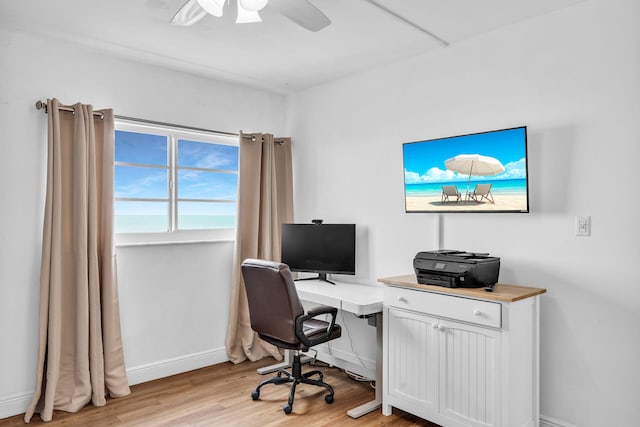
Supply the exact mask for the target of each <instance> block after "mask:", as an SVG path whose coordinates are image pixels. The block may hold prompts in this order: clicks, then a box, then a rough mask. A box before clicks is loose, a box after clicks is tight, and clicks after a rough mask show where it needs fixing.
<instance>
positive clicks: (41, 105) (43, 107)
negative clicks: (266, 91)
mask: <svg viewBox="0 0 640 427" xmlns="http://www.w3.org/2000/svg"><path fill="white" fill-rule="evenodd" d="M36 109H38V110H44V112H45V114H46V113H47V103H46V102H43V101H41V100H38V101H36ZM58 109H60V110H63V111H70V112H73V111H74V110H73V108H71V107H65V106H63V105H61V106H59V107H58ZM93 115H94V116H99V117H100V118H101V119H102V118H103V117H104V115H103V114H102V113H101V112H99V111H94V112H93ZM113 117H114V118H116V119H120V120H129V121H132V122H139V123H146V124H149V125H159V126H170V127H174V128H179V129H186V130H192V131H200V132H209V133H215V134H218V135H226V136H240V135H239V134H237V133H233V132H224V131H220V130H211V129H204V128H197V127H192V126H184V125H176V124H174V123H166V122H158V121H154V120H147V119H138V118H136V117H128V116H120V115H117V114H115V115H114V116H113ZM242 137H243V138H245V139H250V140H251V141H252V142H255V140H256V137H255V136H251V135H242ZM274 142H276V143H278V144H283V143H284V139H280V138H274Z"/></svg>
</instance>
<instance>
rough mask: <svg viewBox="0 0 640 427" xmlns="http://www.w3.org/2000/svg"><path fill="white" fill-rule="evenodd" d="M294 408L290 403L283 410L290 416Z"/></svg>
mask: <svg viewBox="0 0 640 427" xmlns="http://www.w3.org/2000/svg"><path fill="white" fill-rule="evenodd" d="M292 409H293V408H292V407H291V405H289V404H288V403H287V404H286V405H284V406H283V407H282V410H283V411H284V413H285V414H290V413H291V410H292Z"/></svg>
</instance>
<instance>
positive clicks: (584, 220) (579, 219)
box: [576, 215, 591, 237]
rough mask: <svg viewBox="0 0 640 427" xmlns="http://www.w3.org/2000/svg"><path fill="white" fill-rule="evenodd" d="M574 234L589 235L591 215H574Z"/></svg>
mask: <svg viewBox="0 0 640 427" xmlns="http://www.w3.org/2000/svg"><path fill="white" fill-rule="evenodd" d="M576 236H582V237H589V236H591V217H590V216H584V215H578V216H576Z"/></svg>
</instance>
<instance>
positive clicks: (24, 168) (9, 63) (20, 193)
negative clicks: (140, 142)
mask: <svg viewBox="0 0 640 427" xmlns="http://www.w3.org/2000/svg"><path fill="white" fill-rule="evenodd" d="M48 97H57V98H58V99H60V100H61V101H62V102H63V103H74V102H77V101H82V102H85V103H91V104H92V105H94V107H95V108H104V107H111V108H113V109H114V111H115V113H116V114H119V115H125V116H131V117H139V118H146V119H151V120H158V121H165V122H170V123H178V124H183V125H190V126H196V127H202V128H208V129H216V130H221V131H228V132H237V131H238V130H239V129H242V130H244V131H269V132H273V133H276V134H279V135H280V134H282V133H281V132H282V130H283V129H284V124H285V102H286V100H285V98H284V97H283V96H282V95H278V94H271V93H268V92H265V91H260V90H254V89H249V88H246V87H241V86H237V85H233V84H228V83H221V82H216V81H211V80H207V79H203V78H200V77H195V76H192V75H188V74H183V73H178V72H174V71H169V70H165V69H161V68H157V67H151V66H146V65H140V64H135V63H132V62H131V61H124V60H119V59H116V58H113V57H108V56H104V55H101V54H100V53H97V52H93V51H91V50H89V49H88V48H82V47H78V46H75V45H71V44H67V43H65V42H59V41H55V40H52V39H44V38H41V37H38V36H34V35H29V34H25V33H20V32H13V31H10V30H3V29H0V147H1V150H0V152H1V153H2V167H0V204H1V208H0V418H3V417H7V416H10V415H14V414H18V413H21V412H24V409H25V408H26V404H27V403H28V402H29V401H30V397H31V395H32V393H33V390H34V387H35V369H36V357H37V330H38V304H39V272H40V251H41V239H42V218H43V210H44V190H45V177H46V126H47V125H46V123H47V117H46V115H45V114H43V112H42V111H37V110H36V109H35V107H34V103H35V101H36V100H38V99H43V100H44V99H46V98H48ZM232 253H233V243H232V242H223V243H210V244H187V245H170V246H153V247H127V248H119V249H118V250H117V257H118V265H119V268H118V273H119V289H120V303H121V314H122V329H123V339H124V350H125V359H126V363H127V368H128V371H129V378H130V380H131V381H132V382H140V381H145V380H148V379H151V378H156V377H159V376H163V375H166V374H171V373H174V372H178V371H184V370H186V369H190V368H194V367H199V366H203V365H205V364H211V363H214V362H217V361H221V360H226V353H225V351H224V339H225V335H226V325H227V316H228V305H229V290H228V289H229V285H230V281H231V260H232Z"/></svg>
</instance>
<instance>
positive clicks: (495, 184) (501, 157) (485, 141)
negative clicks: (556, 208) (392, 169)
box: [402, 126, 529, 212]
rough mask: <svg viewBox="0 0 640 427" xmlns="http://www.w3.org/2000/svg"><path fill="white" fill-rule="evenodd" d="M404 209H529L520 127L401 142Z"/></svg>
mask: <svg viewBox="0 0 640 427" xmlns="http://www.w3.org/2000/svg"><path fill="white" fill-rule="evenodd" d="M402 151H403V163H404V192H405V210H406V212H529V186H528V182H527V180H528V172H527V128H526V126H521V127H516V128H510V129H501V130H494V131H489V132H480V133H473V134H468V135H459V136H451V137H447V138H438V139H430V140H425V141H418V142H409V143H405V144H403V145H402Z"/></svg>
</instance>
